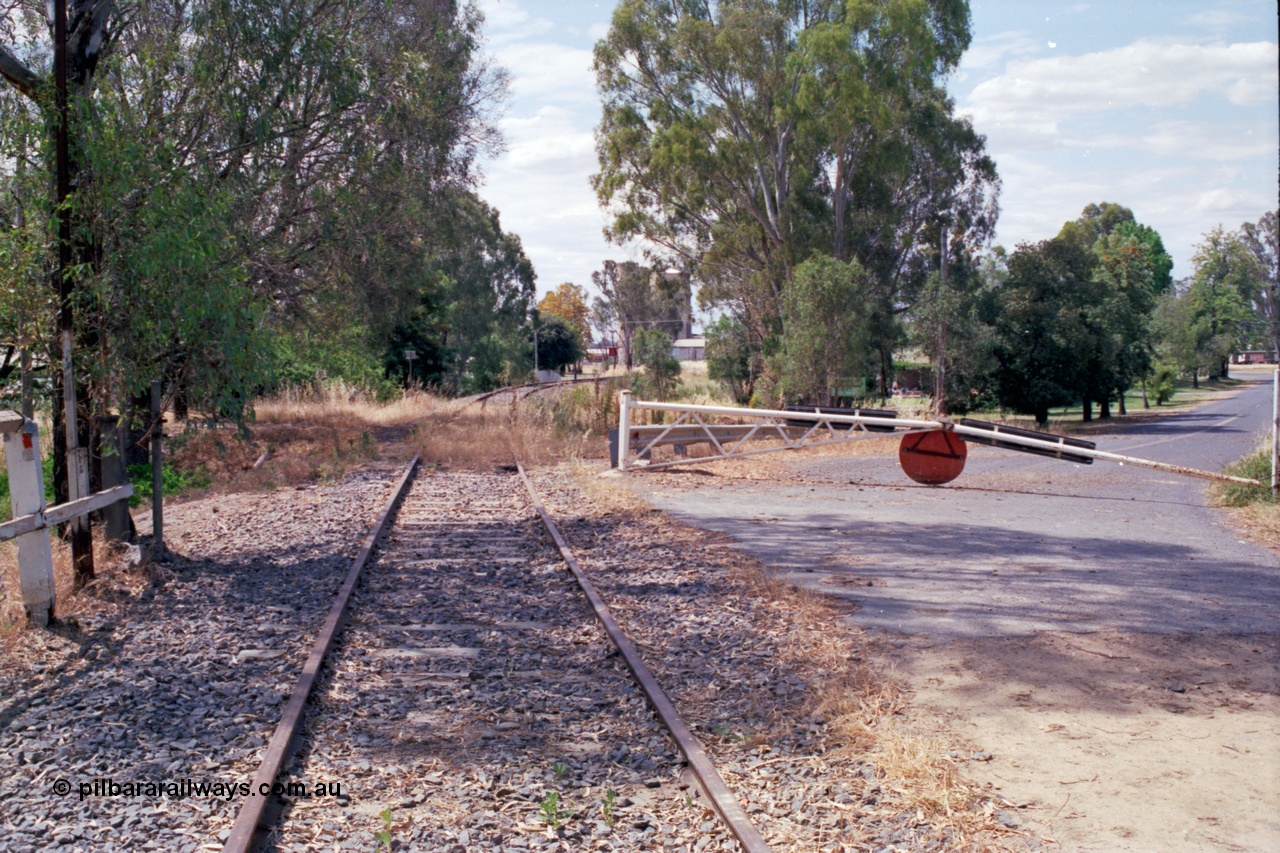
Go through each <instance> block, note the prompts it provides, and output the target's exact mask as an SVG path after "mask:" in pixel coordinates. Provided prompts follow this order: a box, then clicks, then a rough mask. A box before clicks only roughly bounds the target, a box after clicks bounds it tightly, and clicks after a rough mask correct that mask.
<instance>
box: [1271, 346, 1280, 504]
mask: <svg viewBox="0 0 1280 853" xmlns="http://www.w3.org/2000/svg"><path fill="white" fill-rule="evenodd" d="M1278 492H1280V367H1277V368H1276V372H1275V373H1274V374H1273V375H1272V379H1271V496H1272V497H1275V496H1276V494H1277V493H1278Z"/></svg>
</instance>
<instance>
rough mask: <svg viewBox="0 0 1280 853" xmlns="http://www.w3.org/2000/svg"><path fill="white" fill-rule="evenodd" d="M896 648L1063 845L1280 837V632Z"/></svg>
mask: <svg viewBox="0 0 1280 853" xmlns="http://www.w3.org/2000/svg"><path fill="white" fill-rule="evenodd" d="M902 651H903V652H905V653H903V654H895V655H893V657H894V659H895V660H897V661H898V662H899V664H900V671H901V672H902V674H903V675H905V676H906V677H907V678H908V680H909V681H910V683H911V684H912V686H913V688H914V689H915V693H916V702H917V703H918V705H919V706H920V707H921V708H929V709H932V710H934V711H936V712H937V713H938V714H939V715H940V716H941V717H942V718H943V719H945V720H946V721H947V723H948V725H949V727H950V728H951V729H952V730H953V731H954V732H955V733H956V734H958V735H960V736H962V737H963V738H964V739H965V740H966V741H968V742H969V743H970V744H971V745H972V748H973V749H974V751H975V752H977V753H978V754H979V755H980V756H983V757H985V755H990V756H991V758H990V760H989V761H988V762H987V766H986V767H985V768H983V769H976V768H972V764H971V770H972V772H973V773H975V774H979V775H980V776H988V777H989V780H990V781H991V782H992V783H993V784H995V785H996V786H997V787H998V788H999V789H1000V790H1001V791H1002V792H1003V794H1004V796H1005V797H1006V798H1008V799H1010V800H1013V801H1014V802H1016V803H1018V804H1019V806H1021V807H1022V808H1020V810H1019V813H1020V815H1021V818H1022V821H1023V825H1024V827H1025V828H1027V829H1028V830H1029V831H1031V832H1032V833H1034V834H1035V835H1036V836H1039V837H1041V838H1045V839H1049V838H1052V839H1054V840H1055V841H1056V842H1057V843H1058V844H1059V845H1061V849H1063V850H1082V851H1083V850H1089V851H1205V850H1224V851H1226V850H1232V851H1234V850H1240V851H1265V850H1276V849H1280V815H1277V812H1276V810H1275V804H1276V803H1278V802H1280V769H1278V768H1280V681H1278V677H1277V672H1278V671H1280V668H1278V667H1277V662H1278V660H1280V637H1277V635H1275V634H1271V635H1251V636H1246V637H1231V636H1225V635H1216V636H1213V635H1211V636H1198V635H1189V634H1178V635H1168V634H1144V633H1131V632H1130V633H1122V632H1098V633H1091V634H1068V633H1061V632H1055V633H1040V634H1037V635H1036V636H1035V637H1034V638H1030V639H1024V638H1017V639H980V640H955V641H951V642H946V643H940V644H936V645H930V646H924V645H921V644H919V643H913V644H907V645H906V646H905V647H904V648H903V649H902Z"/></svg>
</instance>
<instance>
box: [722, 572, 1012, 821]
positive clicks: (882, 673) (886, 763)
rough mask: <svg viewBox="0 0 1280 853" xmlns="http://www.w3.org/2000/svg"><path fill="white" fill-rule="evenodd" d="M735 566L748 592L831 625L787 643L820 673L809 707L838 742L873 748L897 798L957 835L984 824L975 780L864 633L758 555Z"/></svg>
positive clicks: (866, 750) (791, 614)
mask: <svg viewBox="0 0 1280 853" xmlns="http://www.w3.org/2000/svg"><path fill="white" fill-rule="evenodd" d="M740 574H741V575H742V576H743V578H744V579H745V580H746V581H747V583H748V584H749V586H750V588H751V590H752V592H753V593H754V594H755V595H757V596H759V597H761V598H764V599H766V600H769V601H771V602H772V603H773V605H774V609H775V610H776V611H778V612H785V613H787V614H788V618H789V619H790V620H791V621H793V622H794V623H795V624H798V625H810V626H812V625H819V626H822V625H826V626H832V628H831V629H830V630H818V631H817V632H794V631H793V637H794V638H795V640H796V642H794V643H793V644H792V645H791V646H790V651H791V653H792V655H793V656H794V657H795V659H796V660H800V661H805V662H806V663H807V664H808V665H810V666H812V667H814V669H816V670H817V671H820V672H823V673H825V674H826V677H825V680H824V681H823V682H822V683H821V684H820V685H819V686H818V688H817V689H816V690H815V691H814V696H813V700H812V701H813V712H814V713H816V714H819V715H821V716H822V717H825V718H826V719H828V720H829V721H830V726H831V729H832V731H834V732H835V733H836V737H837V739H838V740H839V741H841V742H842V744H843V748H844V749H848V750H852V751H854V752H856V753H858V754H860V755H870V756H872V757H873V759H874V762H875V765H876V768H877V770H878V772H879V773H880V774H881V778H882V780H883V782H884V784H885V785H886V786H887V787H888V788H889V789H891V790H892V791H893V792H894V793H896V794H898V796H899V797H900V798H901V800H902V803H903V805H905V806H907V807H909V808H914V809H918V810H919V811H921V812H922V813H923V814H925V815H928V816H931V817H933V818H935V819H940V820H942V821H944V822H945V823H947V824H948V825H950V826H951V828H952V829H953V830H954V831H955V833H956V834H957V836H958V837H961V838H965V839H973V838H974V837H975V836H978V835H980V834H981V833H982V832H983V831H987V830H991V829H992V828H993V827H992V826H991V822H990V820H989V817H990V815H989V814H988V813H986V812H985V811H983V810H981V809H977V808H975V807H976V806H977V805H978V804H979V803H980V801H981V799H982V798H981V796H980V792H979V790H978V788H977V787H976V786H975V785H973V784H972V783H969V782H967V781H966V780H965V779H964V778H963V777H962V776H961V774H960V773H959V772H958V771H957V768H956V764H955V763H954V761H953V760H952V759H951V758H950V757H949V753H950V752H952V751H954V750H955V745H954V744H953V743H952V742H951V741H950V740H949V739H948V738H947V737H946V733H945V732H944V731H942V730H940V729H939V728H938V727H937V726H936V725H932V724H931V723H930V722H929V721H924V720H914V719H913V718H912V714H911V709H910V704H909V697H908V696H907V694H906V692H905V689H904V687H903V685H902V682H901V681H900V680H899V679H897V678H896V677H894V676H893V675H892V674H891V673H889V672H887V671H886V670H885V669H884V668H883V667H881V666H878V665H877V664H876V663H874V662H873V661H872V660H871V657H870V656H871V648H870V647H871V644H870V642H869V641H868V640H867V638H866V637H865V635H863V634H862V633H861V632H860V631H857V630H856V629H851V628H849V627H848V625H847V623H845V622H842V620H841V619H840V616H841V613H840V612H839V611H838V610H837V609H836V608H835V607H834V606H833V604H832V602H831V601H830V600H829V599H827V598H825V597H824V596H822V595H820V594H819V593H815V592H812V591H810V590H807V589H802V588H798V587H793V586H791V585H789V584H786V583H784V582H782V581H780V580H778V579H777V578H775V577H774V576H773V575H771V574H770V573H768V571H767V570H766V569H765V568H764V567H763V566H761V565H759V564H758V563H756V564H748V565H744V566H743V568H742V569H740ZM835 625H839V626H840V627H839V630H836V629H835V628H834V626H835Z"/></svg>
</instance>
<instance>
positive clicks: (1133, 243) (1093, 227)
mask: <svg viewBox="0 0 1280 853" xmlns="http://www.w3.org/2000/svg"><path fill="white" fill-rule="evenodd" d="M1058 239H1059V240H1065V241H1068V242H1071V243H1073V244H1074V245H1075V246H1077V247H1078V248H1080V249H1082V250H1085V251H1088V252H1090V253H1091V254H1092V255H1093V256H1094V259H1095V263H1094V266H1093V271H1092V276H1093V279H1094V282H1095V283H1096V284H1098V285H1099V288H1098V298H1097V301H1096V302H1095V303H1094V305H1093V307H1092V309H1091V311H1090V319H1089V322H1090V324H1091V325H1092V326H1093V327H1094V328H1095V329H1096V330H1097V333H1096V334H1095V335H1093V337H1092V339H1091V340H1092V349H1091V350H1090V351H1089V352H1087V353H1085V352H1082V353H1081V359H1082V361H1084V362H1087V364H1088V365H1089V368H1088V370H1087V372H1086V374H1085V376H1084V377H1083V379H1084V382H1083V385H1082V391H1081V393H1082V401H1083V404H1084V405H1083V410H1084V419H1085V420H1090V419H1091V418H1092V413H1093V403H1095V402H1096V403H1098V404H1099V405H1100V408H1101V416H1102V417H1104V418H1106V417H1110V415H1111V403H1112V401H1113V400H1118V401H1119V403H1120V412H1121V414H1123V413H1124V411H1125V403H1124V395H1125V392H1126V391H1128V389H1129V388H1131V387H1132V386H1133V385H1134V384H1135V383H1136V382H1138V381H1139V380H1141V379H1144V378H1145V377H1146V376H1147V375H1148V374H1149V373H1150V372H1151V369H1152V366H1153V365H1152V354H1153V351H1154V338H1153V331H1152V319H1153V316H1154V312H1155V308H1156V303H1157V300H1158V298H1159V297H1160V295H1161V294H1163V293H1164V292H1166V291H1167V290H1169V288H1170V287H1172V285H1173V279H1172V277H1171V275H1170V273H1171V272H1172V269H1173V259H1172V258H1171V257H1170V256H1169V253H1168V252H1167V251H1165V248H1164V243H1163V241H1162V240H1161V239H1160V235H1159V234H1158V233H1157V232H1156V231H1155V229H1153V228H1151V227H1150V226H1147V225H1143V224H1142V223H1140V222H1138V221H1137V220H1136V219H1135V218H1134V215H1133V211H1132V210H1130V209H1129V208H1127V207H1124V206H1122V205H1119V204H1115V203H1112V202H1102V203H1101V204H1089V205H1086V206H1085V208H1084V210H1083V211H1082V212H1081V214H1080V216H1079V217H1078V218H1077V219H1074V220H1072V221H1070V222H1067V223H1065V224H1064V225H1063V226H1062V229H1061V231H1059V233H1058Z"/></svg>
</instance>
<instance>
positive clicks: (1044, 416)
mask: <svg viewBox="0 0 1280 853" xmlns="http://www.w3.org/2000/svg"><path fill="white" fill-rule="evenodd" d="M1035 419H1036V426H1038V427H1040V429H1047V428H1048V427H1049V409H1048V408H1047V407H1045V408H1039V409H1036V410H1035Z"/></svg>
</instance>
